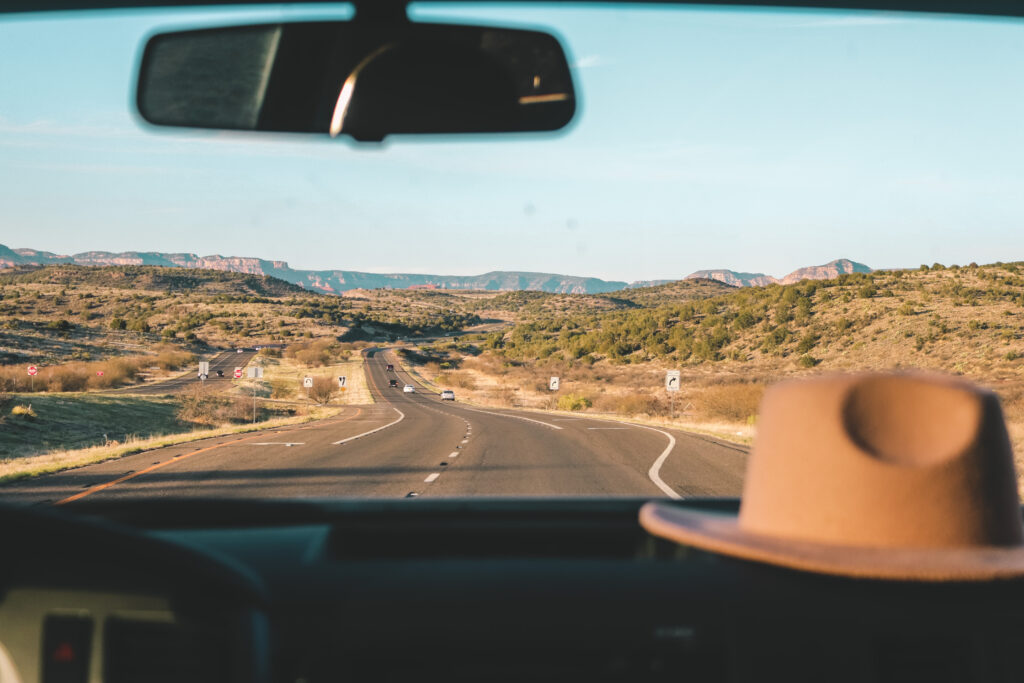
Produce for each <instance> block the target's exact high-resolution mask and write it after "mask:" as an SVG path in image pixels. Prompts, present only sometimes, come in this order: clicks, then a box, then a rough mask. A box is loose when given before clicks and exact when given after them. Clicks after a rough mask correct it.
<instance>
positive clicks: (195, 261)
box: [0, 244, 871, 294]
mask: <svg viewBox="0 0 1024 683" xmlns="http://www.w3.org/2000/svg"><path fill="white" fill-rule="evenodd" d="M54 263H74V264H77V265H82V266H167V267H173V268H206V269H211V270H227V271H233V272H237V273H249V274H252V275H269V276H272V277H276V278H280V279H282V280H285V281H286V282H291V283H293V284H297V285H299V286H300V287H303V288H305V289H308V290H312V291H317V292H325V293H328V294H340V293H342V292H345V291H347V290H351V289H380V288H393V289H410V288H414V289H476V290H493V291H515V290H533V291H543V292H554V293H561V294H604V293H607V292H614V291H618V290H622V289H630V288H636V287H649V286H652V285H658V284H664V283H666V282H672V280H645V281H639V282H633V283H627V282H619V281H615V280H602V279H600V278H595V277H579V276H573V275H558V274H554V273H533V272H520V271H492V272H489V273H484V274H482V275H429V274H417V273H367V272H362V271H356V270H297V269H294V268H292V267H290V266H289V265H288V263H287V262H286V261H272V260H267V259H261V258H253V257H245V256H219V255H213V256H198V255H197V254H186V253H177V254H168V253H162V252H155V251H126V252H121V253H112V252H108V251H86V252H82V253H79V254H70V255H62V254H55V253H52V252H48V251H39V250H36V249H11V248H9V247H6V246H4V245H2V244H0V268H11V267H17V266H27V265H48V264H54ZM870 271H871V269H870V268H868V267H867V266H865V265H864V264H862V263H856V262H854V261H850V260H848V259H838V260H836V261H832V262H830V263H826V264H825V265H823V266H812V267H809V268H800V269H799V270H795V271H793V272H792V273H790V274H789V275H787V276H785V277H784V278H781V279H777V278H774V277H772V276H770V275H765V274H764V273H738V272H735V271H731V270H701V271H697V272H696V273H692V274H691V275H688V276H687V278H709V279H712V280H718V281H719V282H724V283H726V284H729V285H732V286H734V287H749V286H758V285H767V284H772V283H776V282H778V283H782V284H787V283H789V282H798V281H800V280H802V279H804V278H808V279H825V278H833V277H836V276H837V275H840V274H842V273H861V272H870Z"/></svg>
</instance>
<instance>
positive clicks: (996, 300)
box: [406, 263, 1024, 469]
mask: <svg viewBox="0 0 1024 683" xmlns="http://www.w3.org/2000/svg"><path fill="white" fill-rule="evenodd" d="M674 284H675V283H672V284H670V285H661V286H658V287H652V288H641V289H637V290H629V291H630V292H632V297H633V299H631V300H632V301H633V303H636V304H642V305H638V306H637V307H633V308H620V309H608V310H593V311H585V312H580V313H576V314H570V315H560V316H551V317H548V318H546V319H545V318H543V317H537V318H534V319H530V320H524V321H522V322H520V323H518V324H516V325H514V326H513V327H511V328H510V329H507V330H500V331H496V332H493V333H489V334H475V335H461V336H459V337H458V338H457V339H454V340H451V341H443V342H435V343H432V344H427V345H423V346H421V347H420V348H419V349H417V350H415V351H410V352H409V353H407V354H406V360H407V361H408V362H411V363H414V364H415V365H416V366H417V368H418V372H420V373H421V374H423V375H424V377H425V378H427V379H428V380H430V381H433V382H435V383H436V384H437V385H438V386H449V387H451V388H454V389H455V390H456V391H457V392H459V393H460V394H461V395H462V396H465V397H466V398H470V399H472V400H477V401H479V402H481V403H487V404H491V405H506V406H522V407H534V408H544V409H553V410H569V411H586V412H588V413H593V414H598V413H601V414H613V415H619V416H631V417H635V418H638V419H650V420H667V419H668V418H669V414H670V411H671V409H672V408H673V407H674V412H675V415H676V421H677V423H679V424H687V425H688V426H690V427H694V428H698V427H702V426H703V427H706V428H708V429H710V430H711V431H716V432H717V433H720V434H722V435H725V436H729V437H730V438H737V439H738V440H741V441H743V440H749V438H750V436H752V434H753V432H754V429H755V428H756V414H757V407H758V404H759V401H760V398H761V396H762V394H763V392H764V390H765V388H766V387H767V386H768V385H770V384H771V383H773V382H776V381H780V380H783V379H786V378H790V377H802V376H807V375H811V374H815V373H820V372H825V371H854V370H882V369H923V370H933V371H940V372H946V373H952V374H956V375H962V376H965V377H968V378H970V379H972V380H975V381H977V382H979V383H981V384H984V385H987V386H989V387H991V388H993V389H995V390H996V391H997V392H998V393H999V394H1000V395H1001V397H1002V399H1003V404H1004V409H1005V413H1006V416H1007V420H1008V423H1009V426H1010V430H1011V436H1012V437H1013V440H1014V443H1015V447H1016V449H1017V452H1018V453H1024V263H997V264H991V265H985V266H978V265H975V264H971V265H969V266H962V267H961V266H948V267H947V266H943V265H941V264H934V265H931V266H921V267H920V268H919V269H915V270H912V271H877V272H874V273H865V274H851V275H843V276H840V277H839V278H836V279H833V280H819V281H803V282H800V283H796V284H791V285H771V286H767V287H750V288H743V289H732V288H730V289H729V290H728V291H726V292H725V293H718V294H715V295H713V296H708V297H706V298H703V299H692V298H691V299H685V300H676V299H674V298H673V291H674V287H673V285H674ZM645 290H647V291H645ZM627 293H628V292H627ZM621 294H622V293H616V295H617V296H618V295H621ZM686 294H689V292H688V291H687V292H686ZM668 369H678V370H680V371H681V372H682V379H683V383H682V387H683V390H682V391H681V392H679V393H678V394H676V396H675V398H674V406H672V405H671V404H672V401H673V399H672V398H670V396H669V394H668V393H667V392H666V391H665V390H664V389H663V388H662V387H663V382H664V372H665V370H668ZM551 376H558V377H560V378H561V389H560V391H559V392H557V393H553V392H550V391H548V380H549V378H550V377H551ZM1022 469H1024V468H1022Z"/></svg>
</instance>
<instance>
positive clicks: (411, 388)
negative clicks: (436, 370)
mask: <svg viewBox="0 0 1024 683" xmlns="http://www.w3.org/2000/svg"><path fill="white" fill-rule="evenodd" d="M402 391H404V392H405V393H407V394H415V393H416V387H414V386H413V385H411V384H406V385H405V386H404V387H402Z"/></svg>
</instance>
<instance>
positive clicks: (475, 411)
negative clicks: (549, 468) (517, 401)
mask: <svg viewBox="0 0 1024 683" xmlns="http://www.w3.org/2000/svg"><path fill="white" fill-rule="evenodd" d="M459 407H460V408H462V409H463V410H472V411H473V412H474V413H483V414H484V415H496V416H498V417H510V418H512V419H513V420H526V421H527V422H534V423H536V424H539V425H544V426H545V427H550V428H551V429H559V430H561V429H562V427H559V426H558V425H553V424H551V423H548V422H541V421H540V420H534V419H533V418H532V417H523V416H522V415H510V414H508V413H499V412H495V411H491V410H477V409H476V408H470V407H469V406H467V405H465V404H463V405H461V406H459Z"/></svg>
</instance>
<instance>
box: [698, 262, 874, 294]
mask: <svg viewBox="0 0 1024 683" xmlns="http://www.w3.org/2000/svg"><path fill="white" fill-rule="evenodd" d="M870 272H871V268H869V267H868V266H866V265H864V264H863V263H857V262H856V261H851V260H850V259H846V258H841V259H836V260H835V261H829V262H828V263H826V264H825V265H823V266H808V267H806V268H797V269H796V270H794V271H793V272H792V273H790V274H789V275H787V276H785V277H783V278H776V277H772V276H771V275H765V274H764V273H739V272H736V271H734V270H725V269H722V270H698V271H697V272H695V273H690V274H689V275H687V276H686V279H687V280H690V279H694V278H708V279H711V280H718V281H719V282H724V283H725V284H727V285H732V286H733V287H764V286H765V285H774V284H780V285H791V284H793V283H794V282H800V281H801V280H831V279H832V278H836V277H839V276H840V275H844V274H846V273H870Z"/></svg>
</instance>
